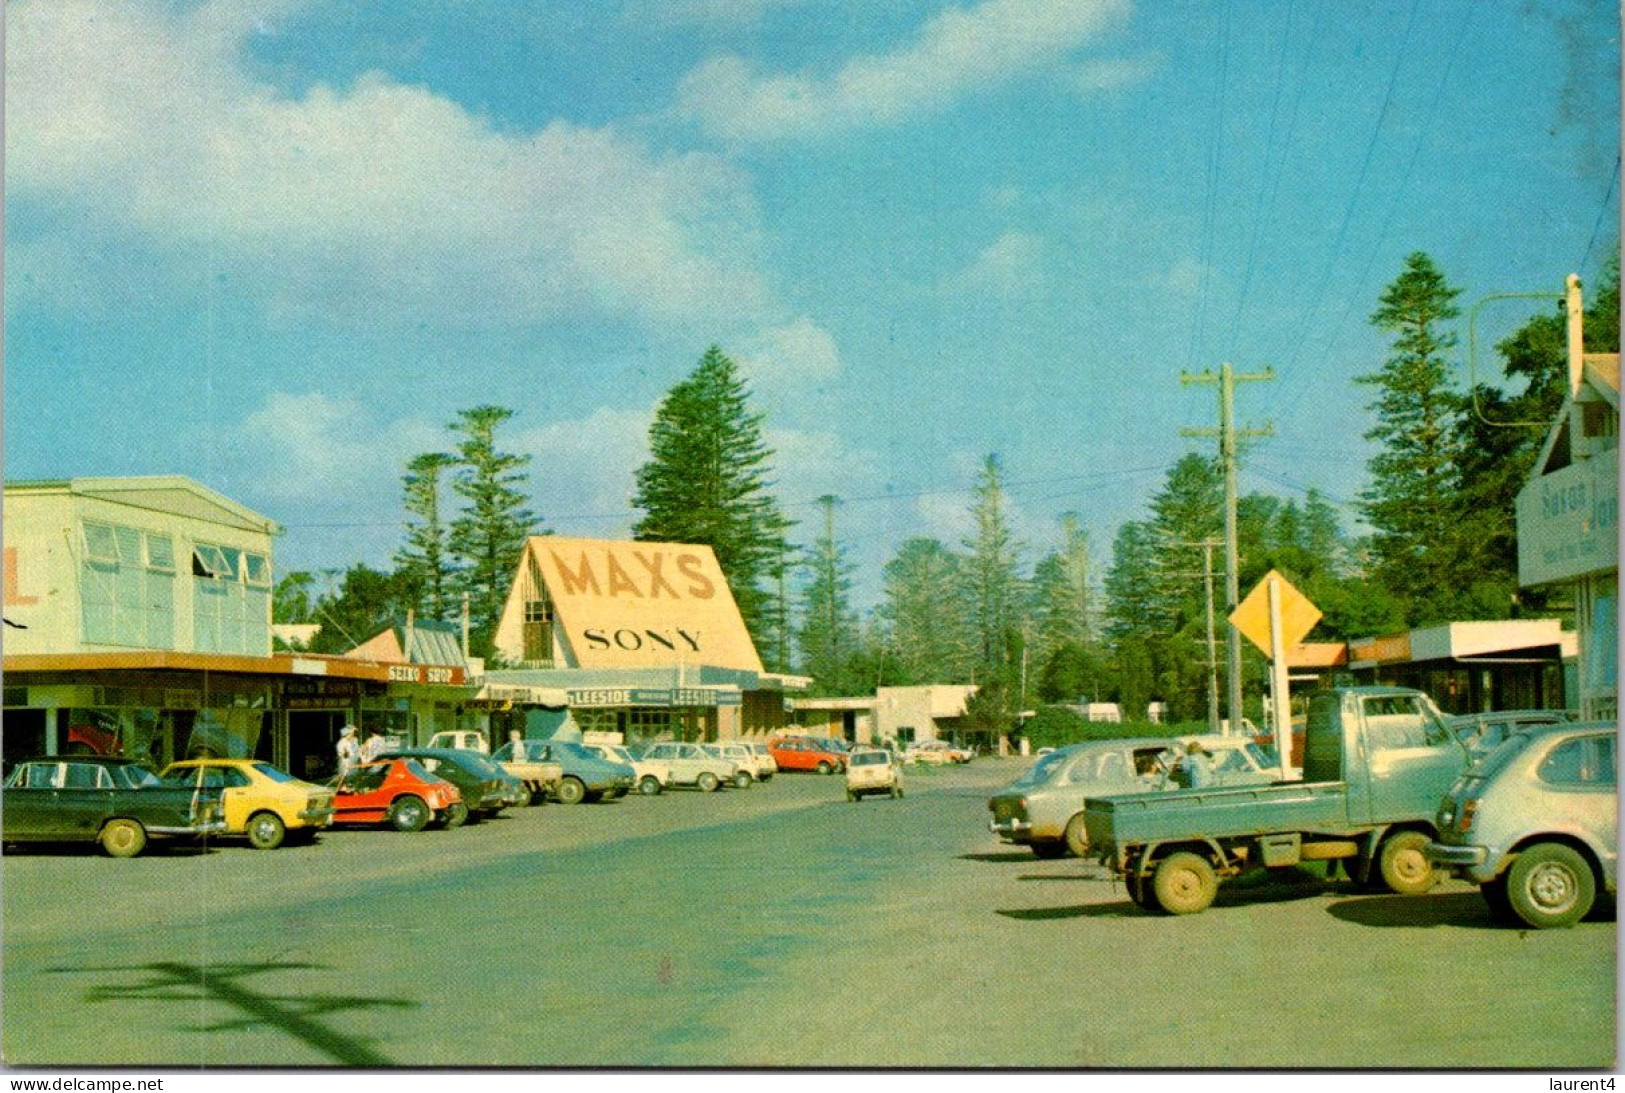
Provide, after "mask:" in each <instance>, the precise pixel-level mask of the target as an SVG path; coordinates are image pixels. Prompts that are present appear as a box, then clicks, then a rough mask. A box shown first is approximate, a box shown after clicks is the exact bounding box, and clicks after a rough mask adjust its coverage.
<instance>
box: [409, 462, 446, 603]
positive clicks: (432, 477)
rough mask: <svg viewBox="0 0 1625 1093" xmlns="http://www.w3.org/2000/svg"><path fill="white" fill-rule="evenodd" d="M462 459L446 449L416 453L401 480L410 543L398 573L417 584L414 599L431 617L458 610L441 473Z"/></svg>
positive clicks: (412, 585)
mask: <svg viewBox="0 0 1625 1093" xmlns="http://www.w3.org/2000/svg"><path fill="white" fill-rule="evenodd" d="M456 464H457V458H456V456H453V455H448V454H447V453H445V452H424V453H423V454H422V455H417V456H413V457H412V460H411V462H409V463H407V465H406V474H405V476H404V477H403V478H402V479H401V492H402V494H403V498H402V500H403V504H404V505H405V507H406V516H407V519H406V545H405V546H403V547H401V549H400V550H399V551H398V552H396V554H395V566H396V572H397V573H399V574H400V575H401V576H402V578H403V579H404V580H405V581H406V582H407V584H408V586H409V587H410V588H411V589H412V602H413V606H415V607H416V608H417V610H418V612H419V613H420V614H422V615H423V616H424V617H425V618H430V619H442V620H444V619H450V618H451V617H452V616H453V615H454V614H456V613H457V604H456V603H455V602H454V601H455V596H454V582H455V580H456V573H455V572H454V570H453V569H452V565H451V551H450V548H449V545H448V542H447V535H448V529H447V527H446V524H445V521H444V520H442V519H441V517H440V494H441V478H440V476H441V473H442V472H444V471H445V470H446V469H447V468H450V467H454V466H456Z"/></svg>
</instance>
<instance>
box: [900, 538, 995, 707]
mask: <svg viewBox="0 0 1625 1093" xmlns="http://www.w3.org/2000/svg"><path fill="white" fill-rule="evenodd" d="M963 570H964V559H963V558H961V557H959V556H958V555H957V554H954V553H953V552H952V551H950V550H949V549H948V548H947V547H945V546H943V545H942V543H940V542H938V541H937V540H936V539H906V540H904V541H903V544H902V545H901V546H899V547H898V548H897V553H896V554H895V555H893V557H892V559H891V561H889V562H887V563H886V566H885V568H884V569H883V570H882V577H883V580H884V582H885V592H886V599H885V602H884V603H882V604H881V605H880V609H879V613H880V617H881V619H882V620H883V621H884V623H885V625H886V628H887V631H888V632H889V635H890V642H891V648H892V649H893V650H894V651H895V653H896V657H897V660H898V662H899V667H900V675H901V677H902V679H903V681H904V682H905V683H957V682H961V681H964V680H967V679H969V678H970V674H971V664H972V659H973V658H972V657H971V655H970V631H969V628H968V627H967V625H966V621H965V620H966V619H967V618H968V617H969V612H968V610H967V607H966V604H965V598H964V590H965V581H964V577H963Z"/></svg>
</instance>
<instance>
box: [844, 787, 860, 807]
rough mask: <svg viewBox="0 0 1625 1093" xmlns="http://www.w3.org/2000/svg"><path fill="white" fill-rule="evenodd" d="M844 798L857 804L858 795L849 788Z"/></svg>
mask: <svg viewBox="0 0 1625 1093" xmlns="http://www.w3.org/2000/svg"><path fill="white" fill-rule="evenodd" d="M846 799H847V800H848V801H850V802H851V803H852V804H857V803H858V795H857V794H856V793H853V792H852V791H851V790H847V791H846Z"/></svg>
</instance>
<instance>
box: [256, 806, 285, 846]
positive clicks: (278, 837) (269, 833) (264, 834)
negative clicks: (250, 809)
mask: <svg viewBox="0 0 1625 1093" xmlns="http://www.w3.org/2000/svg"><path fill="white" fill-rule="evenodd" d="M286 834H287V828H286V827H285V826H284V825H283V823H282V817H280V816H278V815H277V814H276V813H275V812H256V813H254V815H252V816H250V817H249V818H248V842H249V845H250V846H252V847H253V848H254V849H255V850H275V849H276V848H277V847H279V846H281V845H282V839H283V837H284V836H285V835H286Z"/></svg>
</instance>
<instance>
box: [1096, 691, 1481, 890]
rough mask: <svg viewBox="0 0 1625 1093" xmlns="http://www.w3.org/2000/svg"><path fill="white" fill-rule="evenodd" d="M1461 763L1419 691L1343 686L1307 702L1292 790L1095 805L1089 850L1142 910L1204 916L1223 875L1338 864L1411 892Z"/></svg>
mask: <svg viewBox="0 0 1625 1093" xmlns="http://www.w3.org/2000/svg"><path fill="white" fill-rule="evenodd" d="M1468 763H1469V754H1468V751H1467V747H1466V745H1465V744H1464V743H1463V742H1462V741H1461V740H1460V739H1459V738H1458V737H1457V736H1456V735H1455V734H1454V733H1453V732H1452V731H1451V730H1450V728H1449V727H1448V726H1447V724H1446V723H1445V720H1444V718H1443V717H1442V716H1441V715H1440V713H1439V711H1438V708H1437V707H1435V706H1434V705H1433V702H1432V701H1431V700H1430V699H1429V698H1428V697H1427V695H1425V694H1423V693H1422V692H1421V691H1416V690H1411V689H1410V688H1404V687H1343V688H1337V689H1334V690H1331V691H1326V692H1323V693H1320V694H1316V695H1313V696H1311V698H1310V702H1309V718H1308V723H1307V728H1306V731H1305V739H1304V767H1303V780H1302V781H1301V782H1276V783H1273V784H1269V785H1258V786H1243V787H1232V788H1221V789H1213V790H1209V789H1186V790H1176V791H1174V792H1169V793H1137V794H1131V795H1127V796H1113V797H1099V798H1091V799H1090V800H1088V801H1087V802H1086V803H1085V805H1084V826H1085V829H1086V830H1087V832H1088V835H1089V844H1090V846H1092V847H1094V848H1095V850H1096V852H1097V853H1098V854H1099V856H1100V860H1101V862H1102V863H1104V864H1106V865H1107V866H1109V867H1110V868H1111V869H1112V870H1113V871H1114V872H1116V873H1117V874H1118V875H1120V876H1121V877H1122V878H1123V883H1124V887H1125V888H1127V890H1128V895H1129V898H1130V899H1131V900H1133V901H1134V902H1135V903H1136V904H1137V905H1139V906H1140V907H1142V908H1145V909H1147V910H1153V911H1163V912H1166V913H1168V914H1175V915H1188V914H1195V913H1197V912H1199V911H1203V910H1206V909H1207V907H1208V906H1209V905H1211V904H1212V902H1213V899H1214V896H1215V895H1216V894H1217V892H1218V886H1219V879H1220V878H1221V877H1229V876H1235V875H1236V874H1238V873H1240V872H1242V871H1243V870H1244V869H1249V868H1252V867H1254V866H1264V867H1267V868H1284V867H1288V866H1294V865H1297V864H1298V863H1299V862H1304V861H1334V860H1341V861H1343V862H1344V863H1345V867H1346V868H1347V870H1348V873H1349V876H1350V877H1352V878H1353V879H1354V880H1355V881H1357V882H1360V883H1361V884H1365V885H1369V886H1371V887H1386V888H1388V889H1391V890H1393V891H1395V892H1400V893H1405V894H1419V893H1422V892H1426V891H1427V890H1428V889H1429V888H1431V887H1432V886H1433V884H1434V882H1435V881H1436V880H1437V878H1438V874H1437V873H1436V872H1435V870H1434V867H1433V866H1432V864H1431V863H1430V862H1429V861H1428V860H1427V857H1426V855H1425V850H1426V847H1427V845H1428V843H1429V841H1430V840H1431V839H1433V838H1434V836H1435V835H1436V834H1437V830H1436V828H1435V827H1434V815H1435V812H1436V810H1437V808H1438V804H1439V800H1440V798H1441V797H1442V796H1443V795H1444V793H1445V791H1446V790H1448V789H1449V788H1450V786H1451V784H1452V783H1453V782H1455V780H1456V778H1457V777H1458V776H1460V774H1461V773H1462V771H1463V770H1465V769H1466V768H1467V766H1468Z"/></svg>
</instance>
